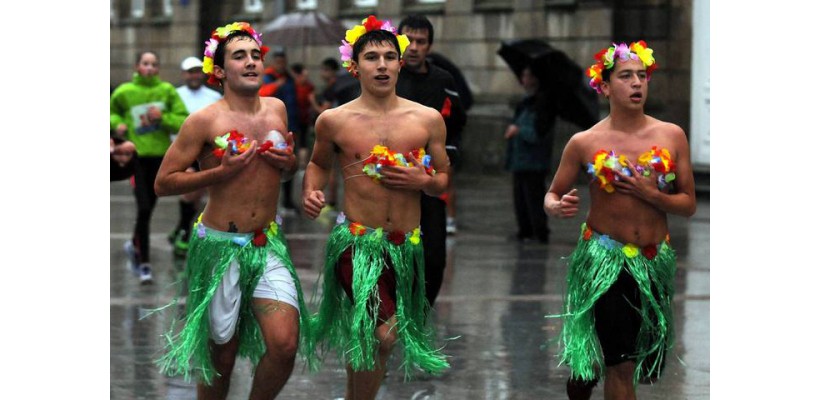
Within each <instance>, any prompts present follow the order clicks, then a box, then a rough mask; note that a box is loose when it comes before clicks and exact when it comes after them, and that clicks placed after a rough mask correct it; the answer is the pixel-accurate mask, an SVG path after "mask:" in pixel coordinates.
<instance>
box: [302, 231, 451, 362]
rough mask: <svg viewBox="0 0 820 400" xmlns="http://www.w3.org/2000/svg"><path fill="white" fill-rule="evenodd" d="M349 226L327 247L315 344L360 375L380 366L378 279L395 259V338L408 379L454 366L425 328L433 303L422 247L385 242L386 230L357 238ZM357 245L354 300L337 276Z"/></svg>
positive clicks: (314, 321) (314, 329) (315, 319)
mask: <svg viewBox="0 0 820 400" xmlns="http://www.w3.org/2000/svg"><path fill="white" fill-rule="evenodd" d="M348 226H349V222H348V221H345V223H343V224H338V225H336V226H335V227H334V229H333V231H332V232H331V233H330V237H329V239H328V243H327V251H326V258H325V268H324V272H323V282H322V299H321V302H320V306H319V312H318V313H317V314H315V315H314V316H313V318H312V319H311V333H312V335H313V336H312V337H311V340H310V341H311V342H312V343H314V345H315V346H316V350H317V352H320V353H321V354H322V355H321V357H322V358H323V357H324V355H325V354H326V353H328V352H329V351H331V350H332V351H335V352H336V354H337V356H338V357H339V361H340V362H341V363H342V364H349V365H350V366H351V368H353V370H355V371H363V370H373V369H375V368H376V352H377V349H378V347H379V341H378V339H377V338H376V336H375V331H376V326H377V316H378V309H379V304H380V299H379V296H378V286H377V281H378V279H379V276H380V275H381V273H382V270H383V269H384V268H385V267H386V265H387V263H386V261H385V258H384V254H387V256H388V257H390V261H391V262H392V265H393V268H394V270H395V273H396V321H397V322H396V326H395V328H394V329H396V335H397V337H398V342H399V343H401V344H402V347H403V353H402V354H403V363H402V368H403V369H404V372H405V377H406V378H409V377H410V376H411V374H412V371H413V370H414V369H420V370H423V371H425V372H428V373H431V374H436V375H437V374H440V373H441V372H442V371H444V370H445V369H447V368H449V366H450V365H449V364H448V363H447V361H446V356H444V355H443V354H441V352H440V350H438V349H434V348H433V346H432V343H433V342H434V339H435V332H434V331H433V329H432V328H430V327H428V326H427V324H426V320H427V315H428V314H429V310H430V304H429V303H428V302H427V299H426V297H425V295H424V285H423V284H422V282H424V256H423V247H422V246H421V244H420V243H417V244H413V243H411V242H410V240H409V237H410V235H409V234H408V235H406V241H405V243H404V244H402V245H395V244H393V243H391V242H389V241H387V240H386V237H385V236H386V235H384V234H383V232H382V230H381V229H375V230H374V229H370V228H368V230H367V233H365V234H364V235H361V236H354V235H353V234H351V233H350V229H349V228H348ZM351 246H352V247H353V257H352V260H353V296H354V301H353V302H351V301H350V300H349V299H348V297H347V294H346V293H345V291H344V290H343V289H342V287H341V285H339V283H338V280H337V278H336V264H337V261H338V260H339V257H340V256H341V254H342V252H344V251H345V250H346V249H347V248H348V247H351Z"/></svg>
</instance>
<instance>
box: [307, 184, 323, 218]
mask: <svg viewBox="0 0 820 400" xmlns="http://www.w3.org/2000/svg"><path fill="white" fill-rule="evenodd" d="M324 207H325V193H324V192H323V191H321V190H313V191H310V192H307V193H305V194H304V195H303V196H302V208H304V210H305V214H306V215H307V216H308V218H310V219H316V217H318V216H319V213H320V212H321V211H322V208H324Z"/></svg>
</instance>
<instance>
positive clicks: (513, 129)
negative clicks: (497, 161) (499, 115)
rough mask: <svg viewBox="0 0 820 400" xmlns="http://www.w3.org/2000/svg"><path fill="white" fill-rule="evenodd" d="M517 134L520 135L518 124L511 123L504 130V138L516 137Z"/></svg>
mask: <svg viewBox="0 0 820 400" xmlns="http://www.w3.org/2000/svg"><path fill="white" fill-rule="evenodd" d="M515 135H518V125H516V124H510V125H509V126H507V130H506V131H504V139H508V140H509V139H510V138H512V137H514V136H515Z"/></svg>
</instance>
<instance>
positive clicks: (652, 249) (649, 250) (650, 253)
mask: <svg viewBox="0 0 820 400" xmlns="http://www.w3.org/2000/svg"><path fill="white" fill-rule="evenodd" d="M641 253H643V256H644V257H646V258H647V259H648V260H652V259H654V258H655V256H657V255H658V246H655V245H654V244H650V245H646V246H644V247H643V248H642V249H641Z"/></svg>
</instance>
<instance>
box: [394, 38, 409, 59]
mask: <svg viewBox="0 0 820 400" xmlns="http://www.w3.org/2000/svg"><path fill="white" fill-rule="evenodd" d="M396 39H398V40H399V52H400V53H401V54H404V49H406V48H407V46H409V45H410V39H408V38H407V35H396ZM401 54H399V55H401Z"/></svg>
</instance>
